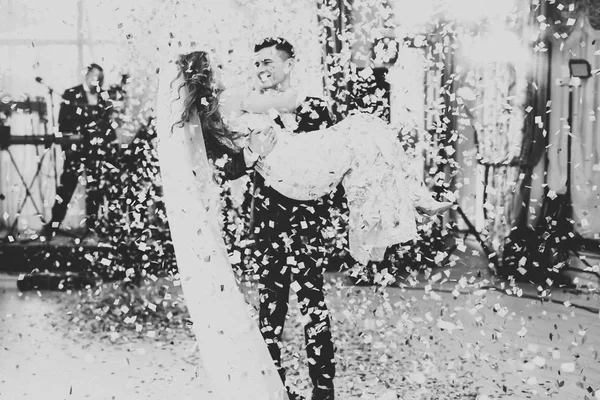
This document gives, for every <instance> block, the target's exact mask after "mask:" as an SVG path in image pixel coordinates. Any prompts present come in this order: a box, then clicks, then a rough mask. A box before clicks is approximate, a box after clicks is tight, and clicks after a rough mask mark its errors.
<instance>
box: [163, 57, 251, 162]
mask: <svg viewBox="0 0 600 400" xmlns="http://www.w3.org/2000/svg"><path fill="white" fill-rule="evenodd" d="M176 64H177V67H178V74H177V77H176V78H175V80H177V79H179V78H181V77H183V83H182V84H181V85H180V86H179V87H178V88H177V90H178V92H179V93H180V94H181V88H183V87H184V86H185V87H186V89H187V91H188V95H187V98H186V99H185V100H184V109H183V112H182V113H181V119H180V120H179V121H177V122H176V123H175V124H174V126H175V125H178V126H181V125H183V123H185V122H189V121H190V118H191V117H192V115H193V114H194V113H195V112H197V113H198V116H199V117H200V125H201V126H202V131H203V133H204V135H211V136H213V137H215V138H216V139H217V140H218V141H219V142H221V143H222V144H224V145H226V146H227V147H229V148H230V149H232V150H234V151H240V150H241V148H240V147H239V146H237V145H236V143H235V141H236V139H239V138H240V137H241V135H240V134H237V133H234V132H232V131H230V130H229V129H228V128H227V126H226V125H225V123H224V122H223V118H222V116H221V112H220V110H219V96H220V94H221V90H220V89H219V88H215V87H214V85H213V70H212V68H211V65H210V59H209V57H208V53H206V52H204V51H193V52H191V53H187V54H181V55H179V57H178V58H177V61H176Z"/></svg>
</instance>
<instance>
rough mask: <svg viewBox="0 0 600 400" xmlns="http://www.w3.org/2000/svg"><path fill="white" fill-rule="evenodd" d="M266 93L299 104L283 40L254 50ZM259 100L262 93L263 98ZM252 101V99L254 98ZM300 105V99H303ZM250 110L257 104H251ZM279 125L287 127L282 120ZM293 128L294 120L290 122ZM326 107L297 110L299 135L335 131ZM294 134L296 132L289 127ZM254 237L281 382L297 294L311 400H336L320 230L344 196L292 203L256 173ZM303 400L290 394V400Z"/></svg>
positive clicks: (266, 332)
mask: <svg viewBox="0 0 600 400" xmlns="http://www.w3.org/2000/svg"><path fill="white" fill-rule="evenodd" d="M254 52H255V67H256V74H257V77H258V79H259V82H260V83H259V87H258V88H256V89H255V91H256V93H259V94H268V93H273V94H274V95H283V96H286V95H287V94H288V93H289V94H291V96H290V98H294V97H295V96H296V94H297V93H295V92H294V91H295V89H293V88H292V87H290V73H291V71H292V69H293V67H294V63H295V53H294V48H293V46H292V45H291V44H290V43H289V42H288V41H287V40H285V39H282V38H267V39H264V40H263V41H262V42H261V43H259V44H257V45H256V46H255V47H254ZM256 93H255V94H256ZM247 101H248V102H252V94H250V95H249V96H248V98H247ZM296 101H297V100H296ZM248 106H249V108H251V104H248ZM276 122H277V123H278V124H279V125H280V126H282V125H284V124H285V123H284V122H283V121H282V119H281V118H277V119H276ZM286 123H288V125H289V121H288V122H286ZM332 123H333V122H332V119H331V116H330V114H329V111H328V108H327V105H326V103H325V102H324V101H323V100H321V99H318V98H309V97H307V98H305V99H304V100H303V101H301V102H300V105H299V106H297V108H296V109H295V121H294V125H297V128H296V129H295V131H296V132H308V131H313V130H317V129H320V128H325V127H328V126H331V125H332ZM288 127H289V126H288ZM254 187H255V194H254V210H253V211H254V221H255V223H254V226H255V230H254V233H255V234H256V235H255V237H256V241H257V249H258V251H259V252H260V257H259V259H258V273H259V276H260V280H259V296H260V310H259V317H260V330H261V333H262V335H263V338H264V339H265V342H266V344H267V346H268V348H269V352H270V353H271V357H272V358H273V360H274V362H275V364H276V366H277V368H278V370H279V373H280V375H281V379H282V380H283V381H284V383H285V369H284V368H283V367H282V365H281V349H282V347H283V344H282V333H283V329H284V323H285V320H286V316H287V312H288V301H289V298H290V289H292V290H293V291H294V293H295V294H296V296H297V297H298V303H299V305H300V311H301V312H302V314H303V315H304V316H307V317H308V318H307V321H308V322H307V323H306V325H305V326H304V332H305V344H306V353H307V356H308V368H309V375H310V378H311V380H312V382H313V385H314V388H313V392H312V397H311V399H312V400H333V399H334V387H333V378H334V375H335V361H334V346H333V341H332V336H331V323H330V318H329V311H328V310H327V306H326V304H325V296H324V293H323V272H324V265H325V260H326V258H327V255H326V252H325V246H324V243H323V236H322V233H321V229H322V228H323V225H324V223H325V222H326V221H327V218H328V215H329V207H331V206H332V205H333V204H334V203H336V204H339V203H341V200H340V199H341V197H342V196H343V194H341V193H340V192H339V190H338V193H337V194H336V195H335V196H331V197H328V198H323V199H320V200H318V201H310V202H300V201H296V200H292V199H289V198H287V197H285V196H283V195H281V194H280V193H278V192H277V191H275V190H274V189H272V188H271V187H269V186H266V185H265V180H264V178H263V177H262V176H261V175H260V174H259V173H258V172H256V173H255V178H254ZM299 398H300V397H299V396H298V395H297V394H295V393H292V392H291V391H290V399H292V400H294V399H299Z"/></svg>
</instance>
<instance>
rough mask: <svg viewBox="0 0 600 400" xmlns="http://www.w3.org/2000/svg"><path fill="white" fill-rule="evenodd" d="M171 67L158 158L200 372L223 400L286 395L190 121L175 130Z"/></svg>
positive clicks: (162, 85)
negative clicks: (233, 258) (238, 276)
mask: <svg viewBox="0 0 600 400" xmlns="http://www.w3.org/2000/svg"><path fill="white" fill-rule="evenodd" d="M177 72H178V70H177V66H176V65H175V63H174V62H171V63H168V64H167V65H165V66H164V67H163V68H161V71H160V75H159V90H158V99H157V132H158V138H159V143H158V154H159V160H160V167H161V175H162V181H163V188H164V199H165V205H166V209H167V217H168V221H169V226H170V229H171V235H172V239H173V245H174V248H175V255H176V259H177V265H178V268H179V274H180V278H181V284H182V288H183V293H184V296H185V299H186V303H187V306H188V309H189V312H190V315H191V318H192V321H193V323H194V325H193V327H194V333H195V335H196V340H197V342H198V348H199V351H200V356H201V359H202V363H203V367H204V368H205V369H206V372H207V375H208V378H209V380H210V383H211V385H212V387H211V389H212V390H213V391H214V393H216V394H217V396H218V398H219V399H221V400H242V399H246V400H281V399H285V398H287V397H286V396H287V395H286V393H285V390H284V387H283V384H282V382H281V380H280V378H279V375H278V374H277V371H276V369H275V366H274V364H273V361H272V359H271V357H270V355H269V352H268V350H267V347H266V345H265V343H264V341H263V339H262V336H261V335H260V332H259V330H258V324H257V322H256V321H253V320H252V318H251V317H250V314H249V313H248V306H247V305H246V302H245V301H244V298H243V295H242V294H241V292H240V291H239V289H238V287H237V284H236V280H235V277H234V274H233V270H232V268H231V265H230V263H229V259H228V256H227V250H226V247H225V243H224V242H223V239H222V236H221V228H220V225H219V219H218V215H219V190H218V187H217V186H216V183H214V181H213V178H212V176H213V171H212V167H211V165H210V164H209V162H208V159H207V155H206V148H205V145H204V139H203V133H202V129H201V127H200V123H199V119H198V117H197V116H195V117H194V118H193V119H192V120H191V121H190V122H188V123H185V124H183V127H178V126H173V125H174V123H175V122H176V121H178V119H179V117H180V116H181V112H182V110H183V102H184V98H185V96H186V95H187V92H186V91H185V88H182V89H181V90H180V92H179V93H178V88H179V86H181V83H182V80H181V79H177V80H175V81H174V79H175V77H176V76H177Z"/></svg>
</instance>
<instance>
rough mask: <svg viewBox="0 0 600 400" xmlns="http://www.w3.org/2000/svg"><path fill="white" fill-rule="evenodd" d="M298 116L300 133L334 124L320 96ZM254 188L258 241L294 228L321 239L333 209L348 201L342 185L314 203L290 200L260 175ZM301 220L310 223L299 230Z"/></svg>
mask: <svg viewBox="0 0 600 400" xmlns="http://www.w3.org/2000/svg"><path fill="white" fill-rule="evenodd" d="M295 114H296V122H297V123H298V128H297V129H296V131H295V132H297V133H302V132H311V131H315V130H318V129H324V128H328V127H330V126H331V125H333V119H332V117H331V113H330V112H329V108H328V107H327V103H326V102H325V101H324V100H322V99H319V98H316V97H307V98H306V99H305V100H304V102H303V103H302V104H301V105H300V106H299V107H298V108H297V109H296V113H295ZM254 186H255V188H254V190H255V193H254V197H255V199H254V200H255V201H254V219H255V222H254V226H255V227H256V228H258V232H257V233H258V238H262V239H263V240H268V239H269V237H270V236H272V235H278V233H279V232H286V231H287V232H289V231H291V230H293V229H296V230H299V229H302V230H303V231H304V232H303V234H304V235H307V236H312V237H317V238H320V235H319V230H320V229H321V228H322V227H323V225H324V223H326V221H327V220H328V219H329V209H330V207H342V206H343V203H344V201H345V197H344V190H343V188H342V187H341V185H340V186H338V188H337V190H336V191H335V192H334V193H333V194H331V195H328V196H325V197H323V198H321V199H319V200H314V201H298V200H294V199H290V198H288V197H286V196H284V195H282V194H281V193H279V192H277V191H276V190H275V189H273V188H272V187H270V186H266V185H265V180H264V178H263V177H262V176H261V175H260V174H259V173H256V172H255V178H254ZM298 221H304V222H307V225H308V228H307V229H304V228H299V226H298V224H297V222H298ZM271 222H272V223H271Z"/></svg>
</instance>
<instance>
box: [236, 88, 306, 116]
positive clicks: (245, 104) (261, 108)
mask: <svg viewBox="0 0 600 400" xmlns="http://www.w3.org/2000/svg"><path fill="white" fill-rule="evenodd" d="M298 98H299V93H298V91H297V90H296V89H288V90H286V91H285V92H279V91H275V90H270V91H266V92H265V93H260V92H259V91H257V90H253V91H252V92H250V93H246V95H245V96H243V97H242V99H241V101H240V108H241V109H242V110H243V111H246V112H251V113H257V114H266V113H268V112H269V111H270V110H273V109H275V110H277V111H279V112H282V113H289V112H294V111H295V110H296V108H298V105H299V102H298Z"/></svg>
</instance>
